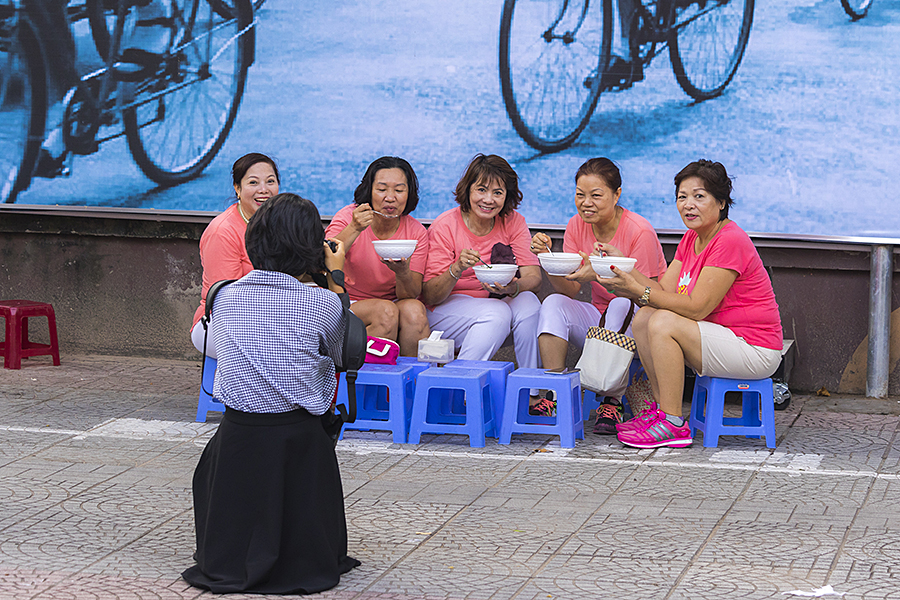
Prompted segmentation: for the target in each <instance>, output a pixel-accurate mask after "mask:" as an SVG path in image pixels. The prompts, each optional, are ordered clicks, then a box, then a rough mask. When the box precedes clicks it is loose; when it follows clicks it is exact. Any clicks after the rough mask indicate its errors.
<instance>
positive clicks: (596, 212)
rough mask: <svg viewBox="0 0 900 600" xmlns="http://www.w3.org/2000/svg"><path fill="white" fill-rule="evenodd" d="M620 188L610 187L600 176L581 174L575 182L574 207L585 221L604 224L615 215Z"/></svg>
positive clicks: (620, 192) (620, 193)
mask: <svg viewBox="0 0 900 600" xmlns="http://www.w3.org/2000/svg"><path fill="white" fill-rule="evenodd" d="M621 195H622V188H619V189H617V190H614V189H612V188H611V187H609V185H608V184H607V183H606V181H605V180H604V179H603V178H602V177H598V176H596V175H582V176H581V177H579V178H578V181H576V182H575V209H576V210H577V211H578V216H580V217H581V218H582V220H583V221H584V222H585V223H589V224H591V225H595V224H596V225H604V224H606V223H609V222H610V221H611V220H613V219H614V218H615V216H616V205H617V204H618V203H619V196H621Z"/></svg>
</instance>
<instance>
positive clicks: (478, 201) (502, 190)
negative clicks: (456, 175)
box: [469, 180, 506, 221]
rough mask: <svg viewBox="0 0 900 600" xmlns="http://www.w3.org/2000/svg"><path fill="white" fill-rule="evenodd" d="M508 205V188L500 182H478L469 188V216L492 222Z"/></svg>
mask: <svg viewBox="0 0 900 600" xmlns="http://www.w3.org/2000/svg"><path fill="white" fill-rule="evenodd" d="M505 204H506V186H505V185H503V182H502V181H500V180H492V181H477V182H475V183H473V184H472V185H471V186H470V187H469V214H470V215H471V216H473V217H475V218H476V219H479V220H481V221H490V220H491V219H493V218H494V217H496V216H497V215H499V214H500V211H501V210H503V206H504V205H505Z"/></svg>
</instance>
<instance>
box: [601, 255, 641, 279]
mask: <svg viewBox="0 0 900 600" xmlns="http://www.w3.org/2000/svg"><path fill="white" fill-rule="evenodd" d="M636 262H637V259H636V258H628V257H627V256H591V266H592V267H594V272H595V273H596V274H597V275H598V276H600V277H606V278H609V277H613V272H612V270H611V269H610V267H611V266H615V267H616V268H617V269H621V270H623V271H625V272H626V273H630V272H631V270H632V269H634V264H635V263H636Z"/></svg>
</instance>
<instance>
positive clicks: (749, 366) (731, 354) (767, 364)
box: [697, 321, 781, 379]
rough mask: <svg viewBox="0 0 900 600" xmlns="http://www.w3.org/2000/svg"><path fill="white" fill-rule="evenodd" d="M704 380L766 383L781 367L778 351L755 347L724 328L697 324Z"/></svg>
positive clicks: (708, 323)
mask: <svg viewBox="0 0 900 600" xmlns="http://www.w3.org/2000/svg"><path fill="white" fill-rule="evenodd" d="M697 325H699V326H700V346H701V349H702V352H703V358H702V360H703V369H702V371H701V372H700V373H699V375H702V376H704V377H722V378H725V379H765V378H766V377H770V376H771V375H772V373H774V372H775V370H776V369H777V368H778V365H780V364H781V350H773V349H771V348H763V347H762V346H754V345H752V344H748V343H747V342H746V341H744V338H742V337H738V336H736V335H735V334H734V332H733V331H732V330H730V329H728V328H727V327H725V326H724V325H719V324H718V323H710V322H709V321H698V322H697Z"/></svg>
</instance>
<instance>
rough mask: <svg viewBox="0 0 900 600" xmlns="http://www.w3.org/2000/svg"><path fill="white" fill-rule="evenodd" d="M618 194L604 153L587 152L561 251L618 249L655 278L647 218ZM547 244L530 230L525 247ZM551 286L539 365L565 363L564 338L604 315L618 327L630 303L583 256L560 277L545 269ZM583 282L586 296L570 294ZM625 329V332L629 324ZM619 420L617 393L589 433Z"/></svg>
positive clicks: (659, 255) (575, 337) (657, 251)
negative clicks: (587, 288) (609, 289)
mask: <svg viewBox="0 0 900 600" xmlns="http://www.w3.org/2000/svg"><path fill="white" fill-rule="evenodd" d="M621 195H622V176H621V174H620V173H619V169H618V167H616V165H615V163H613V162H612V161H611V160H609V159H608V158H592V159H590V160H588V161H587V162H585V163H584V164H583V165H581V167H579V169H578V171H577V172H576V173H575V210H577V211H578V214H577V215H575V216H573V217H572V218H571V219H569V224H568V225H567V226H566V233H565V237H564V239H563V252H572V253H576V252H578V253H581V254H582V255H583V256H586V255H588V254H596V255H601V254H602V253H603V251H604V248H605V247H606V246H607V245H612V246H613V247H615V248H618V249H619V250H621V252H622V253H623V254H624V255H625V256H630V257H632V258H636V259H637V263H636V265H635V267H636V268H637V269H638V270H640V271H641V272H642V273H645V274H647V276H648V277H651V278H653V279H656V278H657V277H659V276H660V275H662V274H663V273H664V272H665V270H666V257H665V256H664V255H663V251H662V246H660V244H659V239H658V238H657V237H656V231H655V230H654V229H653V226H652V225H651V224H650V222H649V221H647V219H645V218H644V217H642V216H640V215H638V214H637V213H633V212H631V211H630V210H627V209H625V208H623V207H622V206H620V205H619V198H620V197H621ZM548 250H550V236H548V235H547V234H546V233H536V234H534V237H533V238H532V240H531V251H532V252H534V253H535V254H541V253H544V252H547V251H548ZM548 277H549V279H550V284H551V285H552V286H553V289H554V290H555V291H556V292H557V293H556V294H551V295H549V296H547V297H546V298H544V302H543V304H541V319H540V324H539V325H538V332H539V333H540V337H538V344H539V346H540V349H541V361H542V362H543V364H544V368H545V369H562V368H563V367H565V366H566V353H567V352H568V349H569V342H571V343H573V344H575V345H577V346H578V347H579V348H582V347H584V337H585V335H586V334H587V330H588V328H590V327H594V326H596V325H597V324H598V323H599V322H600V317H601V315H605V317H606V319H605V323H604V325H605V327H606V328H607V329H612V330H616V331H618V330H619V329H620V328H621V327H622V325H623V324H624V323H625V320H626V319H627V318H628V312H629V310H630V309H631V306H632V302H631V300H630V299H628V298H617V297H615V296H614V295H612V294H610V293H609V292H607V291H606V289H605V288H604V287H603V286H601V285H600V284H599V283H597V275H596V273H595V272H594V269H593V268H592V267H591V263H590V262H589V261H588V260H584V261H583V264H582V267H581V269H579V270H578V271H576V272H575V273H572V274H571V275H568V276H565V277H558V276H553V275H549V276H548ZM584 282H589V283H590V287H591V302H590V303H588V302H582V301H581V300H576V299H575V297H576V296H577V295H578V294H579V292H581V286H582V284H583V283H584ZM625 333H626V334H627V335H631V325H630V324H629V326H628V327H627V328H626V330H625ZM621 422H622V403H621V401H620V400H619V399H618V398H612V397H607V398H604V399H603V402H602V403H601V405H600V407H599V408H598V409H597V420H596V422H595V423H594V433H601V434H614V433H616V424H617V423H621Z"/></svg>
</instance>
